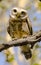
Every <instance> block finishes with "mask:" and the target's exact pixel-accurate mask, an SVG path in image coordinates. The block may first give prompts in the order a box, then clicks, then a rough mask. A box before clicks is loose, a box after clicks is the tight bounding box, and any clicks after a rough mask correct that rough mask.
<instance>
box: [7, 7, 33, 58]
mask: <svg viewBox="0 0 41 65" xmlns="http://www.w3.org/2000/svg"><path fill="white" fill-rule="evenodd" d="M7 31H8V33H9V35H10V36H11V38H12V39H20V38H25V37H27V36H29V35H32V34H33V30H32V25H31V22H30V20H29V18H28V14H27V11H26V10H25V9H23V8H18V7H14V8H12V10H11V12H10V17H9V26H8V28H7ZM20 49H21V53H22V54H24V56H25V58H26V59H30V58H31V57H32V53H31V46H30V45H29V44H27V45H24V46H21V47H20Z"/></svg>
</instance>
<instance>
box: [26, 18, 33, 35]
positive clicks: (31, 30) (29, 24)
mask: <svg viewBox="0 0 41 65" xmlns="http://www.w3.org/2000/svg"><path fill="white" fill-rule="evenodd" d="M26 22H27V25H28V29H29V32H30V35H32V34H33V29H32V25H31V22H30V20H29V19H28V18H27V19H26Z"/></svg>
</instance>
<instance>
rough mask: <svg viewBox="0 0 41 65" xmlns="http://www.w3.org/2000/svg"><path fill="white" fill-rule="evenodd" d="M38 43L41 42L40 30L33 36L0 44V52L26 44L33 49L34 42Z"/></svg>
mask: <svg viewBox="0 0 41 65" xmlns="http://www.w3.org/2000/svg"><path fill="white" fill-rule="evenodd" d="M40 41H41V30H40V31H38V32H36V33H35V34H33V35H30V36H27V37H25V38H21V39H15V40H12V41H10V42H7V43H5V42H4V43H2V44H0V52H1V51H3V50H5V49H8V48H9V47H13V46H15V47H16V46H23V45H27V44H30V45H31V47H32V48H33V46H34V44H36V42H40Z"/></svg>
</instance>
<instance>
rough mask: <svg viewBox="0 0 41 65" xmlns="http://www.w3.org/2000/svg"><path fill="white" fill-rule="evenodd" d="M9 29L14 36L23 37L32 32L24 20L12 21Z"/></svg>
mask: <svg viewBox="0 0 41 65" xmlns="http://www.w3.org/2000/svg"><path fill="white" fill-rule="evenodd" d="M7 31H8V33H9V34H10V36H11V37H12V38H22V37H26V36H27V35H29V34H30V33H29V29H28V26H27V24H26V22H24V21H23V20H22V21H18V20H14V21H10V22H9V27H8V29H7Z"/></svg>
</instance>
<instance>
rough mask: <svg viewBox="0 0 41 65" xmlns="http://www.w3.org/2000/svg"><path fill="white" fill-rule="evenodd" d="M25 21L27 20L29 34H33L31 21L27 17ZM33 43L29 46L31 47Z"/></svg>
mask: <svg viewBox="0 0 41 65" xmlns="http://www.w3.org/2000/svg"><path fill="white" fill-rule="evenodd" d="M26 22H27V25H28V29H29V32H30V35H32V34H33V29H32V25H31V22H30V20H29V19H28V18H27V19H26ZM33 46H34V45H33V44H32V45H31V48H33Z"/></svg>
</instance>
